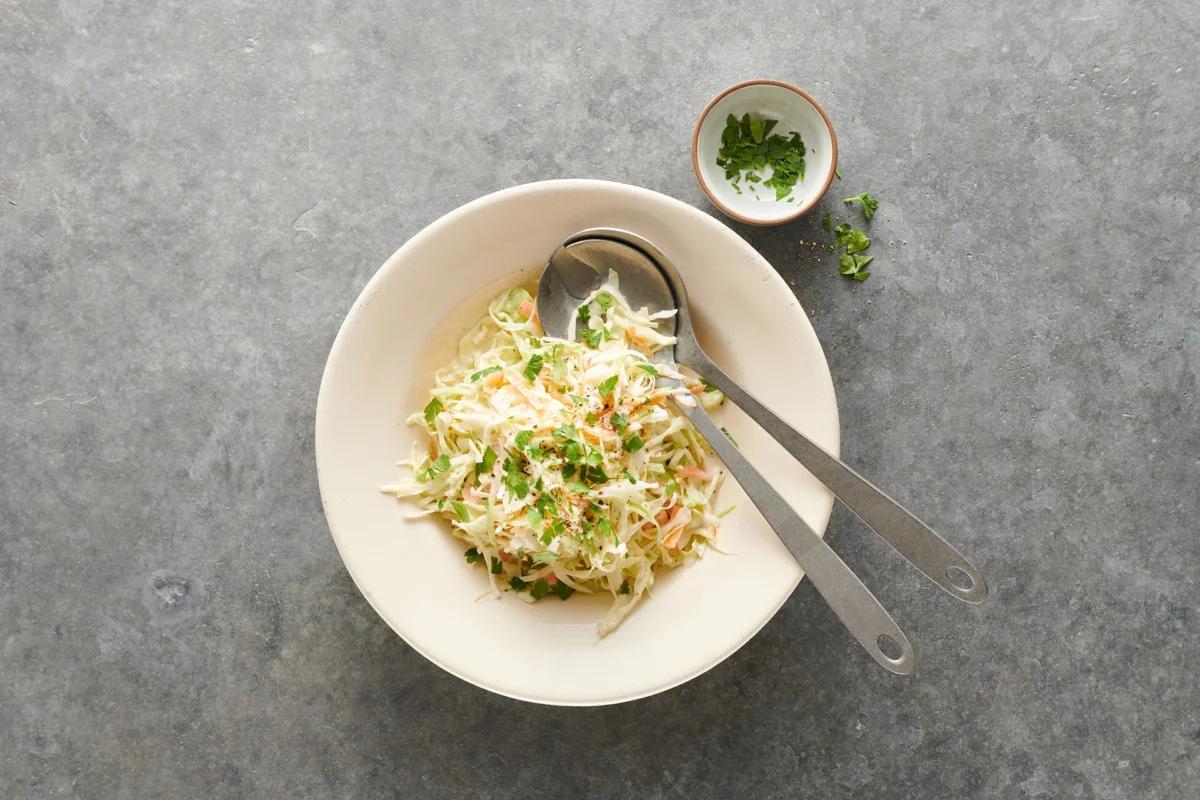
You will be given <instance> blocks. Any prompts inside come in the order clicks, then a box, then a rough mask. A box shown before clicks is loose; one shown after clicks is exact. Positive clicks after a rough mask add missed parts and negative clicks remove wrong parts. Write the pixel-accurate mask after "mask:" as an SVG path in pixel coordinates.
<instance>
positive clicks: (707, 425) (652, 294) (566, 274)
mask: <svg viewBox="0 0 1200 800" xmlns="http://www.w3.org/2000/svg"><path fill="white" fill-rule="evenodd" d="M660 264H661V265H663V266H660ZM668 268H669V269H670V270H671V272H673V270H674V268H673V267H670V265H669V262H668V261H667V259H666V258H665V257H664V256H663V255H662V253H661V252H659V251H658V250H657V248H655V247H654V246H653V245H652V244H650V243H649V242H647V241H646V240H644V239H642V238H641V237H638V236H636V235H634V234H631V233H628V232H627V231H618V230H614V229H591V230H587V231H582V232H580V233H579V234H576V235H575V236H573V237H571V238H570V239H568V240H567V241H566V242H564V243H563V244H562V245H561V246H560V247H559V248H558V249H557V250H556V251H555V252H554V254H553V255H552V256H551V258H550V262H549V264H548V266H547V268H546V270H545V271H544V272H543V273H542V278H541V282H540V284H539V287H538V299H537V308H538V315H539V317H540V318H541V322H542V327H543V329H544V330H545V331H546V333H547V335H549V336H556V337H559V338H563V337H565V336H566V335H567V333H568V332H569V329H570V323H571V320H572V318H573V317H574V315H576V314H577V313H578V308H579V305H580V304H581V303H582V301H583V300H584V299H585V298H586V297H587V296H588V295H589V294H590V293H591V292H593V291H595V290H596V289H597V288H599V287H600V285H601V284H602V283H603V280H604V278H605V277H606V276H607V274H608V271H609V270H612V271H614V272H616V273H617V275H618V277H619V279H620V281H621V291H622V293H623V294H624V295H625V296H626V298H627V299H628V300H629V301H630V302H631V303H632V304H633V305H634V306H635V307H641V306H646V307H648V308H650V309H652V310H663V309H670V308H677V309H678V311H679V313H678V314H677V316H676V317H675V318H674V319H670V320H664V321H663V324H662V327H661V329H662V330H663V331H664V332H665V333H669V334H671V335H674V336H675V337H676V338H677V339H678V344H676V345H675V346H674V347H667V348H663V349H662V350H659V351H658V352H657V353H656V354H655V361H656V362H657V363H659V364H661V365H664V366H667V367H671V368H675V367H676V365H677V364H686V365H687V366H690V367H691V368H692V369H695V370H696V371H697V372H699V373H700V374H701V375H702V376H704V377H706V378H709V379H710V380H712V381H713V383H714V384H716V385H717V386H718V387H719V388H722V389H723V390H724V389H725V385H728V386H731V387H733V388H734V390H735V392H736V396H734V393H733V392H730V393H728V394H730V396H731V397H733V398H734V401H735V402H738V398H741V399H742V401H747V400H748V401H749V402H750V403H751V404H753V405H756V406H758V408H759V409H761V412H765V415H767V418H768V419H769V421H770V423H771V424H767V425H764V427H765V428H766V429H767V430H768V432H770V433H772V435H776V430H775V429H777V428H779V427H780V426H783V427H784V428H786V429H787V430H788V431H791V432H792V433H793V434H795V436H799V437H801V438H803V437H802V436H801V434H799V433H798V432H795V431H793V430H792V429H791V428H790V426H787V425H786V423H784V422H783V421H782V420H779V418H778V417H776V416H775V415H774V414H772V413H771V412H770V411H768V410H767V409H766V408H765V407H764V406H762V405H761V404H760V403H758V401H756V400H754V399H753V397H751V396H750V395H749V394H748V393H746V392H745V391H744V390H742V389H741V387H739V386H737V384H736V383H735V382H734V381H733V380H732V379H730V378H729V377H728V376H726V375H725V373H724V372H723V371H721V370H720V369H719V368H717V367H716V365H715V364H713V363H712V361H711V359H709V358H708V357H707V356H706V355H704V352H703V350H702V349H701V348H700V346H699V344H698V343H697V342H696V339H695V335H694V334H693V332H692V327H691V318H690V316H689V315H688V307H687V296H686V292H685V291H684V289H683V284H682V281H681V280H678V274H677V273H675V274H674V277H675V279H676V281H677V286H678V291H675V290H673V284H674V283H675V282H672V283H668V278H669V277H670V276H671V273H669V272H667V269H668ZM680 353H682V354H684V355H685V356H687V357H688V359H689V361H690V362H692V363H689V361H685V360H683V359H682V358H678V355H679V354H680ZM697 366H699V367H702V368H704V370H705V371H701V369H697ZM709 373H711V374H712V376H713V377H710V375H709ZM713 378H719V379H721V380H722V381H723V383H724V384H725V385H723V384H722V383H718V381H717V380H715V379H713ZM660 380H661V381H664V382H666V383H667V385H673V386H674V387H675V388H679V389H681V390H682V389H683V387H682V384H681V383H680V382H679V381H677V380H674V379H670V378H666V377H662V378H660ZM675 404H676V407H677V408H678V409H679V411H680V412H681V413H682V414H683V415H684V416H685V417H687V419H688V420H689V421H690V422H691V423H692V424H693V425H694V426H695V427H696V429H697V430H698V431H699V432H700V434H701V435H702V436H704V438H705V439H706V440H707V441H708V443H709V444H710V445H711V446H712V448H713V450H714V451H715V452H716V453H717V455H718V456H719V457H720V458H721V460H722V461H724V462H725V465H726V466H727V467H728V468H729V471H730V472H731V473H732V474H733V476H734V478H735V479H736V480H737V481H738V483H739V484H740V485H741V487H742V489H743V490H744V491H745V492H746V494H747V495H748V496H749V497H750V499H751V500H752V501H753V502H754V504H755V506H757V507H758V509H759V511H760V513H762V515H763V517H764V518H765V519H766V520H767V522H768V524H770V526H771V527H772V528H773V529H774V530H775V532H776V534H777V535H778V536H779V538H780V539H781V540H782V541H783V543H784V544H785V545H786V546H787V548H788V550H789V551H791V553H792V555H793V556H794V557H795V558H796V560H797V561H798V562H799V563H800V566H801V567H802V568H803V569H804V571H805V573H806V574H807V575H808V576H809V579H810V580H812V582H813V585H814V586H815V587H816V588H817V591H818V592H820V594H821V596H822V597H824V598H825V601H826V602H827V603H828V604H829V606H830V607H831V608H832V609H833V611H834V613H835V614H837V616H838V617H839V619H841V620H842V622H843V624H845V625H846V627H847V629H848V630H849V631H850V632H851V634H852V635H853V636H854V637H855V638H856V639H857V640H858V641H859V643H860V644H862V646H863V647H864V648H866V650H867V652H869V653H870V654H871V655H872V657H873V658H875V660H876V661H877V662H879V663H880V664H881V665H882V666H883V667H884V668H886V669H888V670H890V671H892V672H895V673H897V674H902V675H906V674H908V673H910V672H912V669H913V665H914V663H915V657H914V654H913V650H912V645H911V644H910V643H909V641H908V638H907V637H906V636H905V635H904V633H903V631H901V630H900V628H899V626H898V625H897V624H896V622H895V620H893V619H892V617H891V616H890V615H889V614H888V612H887V611H886V610H885V609H884V608H883V606H882V605H880V603H879V601H878V600H876V599H875V597H874V595H872V594H871V592H870V590H869V589H867V587H866V586H864V585H863V583H862V581H861V580H859V579H858V576H856V575H855V574H854V572H853V571H851V569H850V568H849V567H848V566H846V564H845V562H843V561H842V560H841V558H839V557H838V555H837V554H836V553H835V552H834V551H833V550H832V549H831V548H830V547H829V545H828V544H826V543H825V542H824V540H822V539H821V537H819V536H817V535H816V533H815V532H814V531H813V530H812V529H811V528H810V527H809V526H808V525H807V523H805V522H804V520H803V519H801V517H800V516H799V515H798V514H796V512H795V511H794V510H792V508H791V506H790V505H788V503H787V502H786V501H785V500H784V499H783V498H782V497H781V496H780V495H779V493H778V492H776V491H775V489H774V488H773V487H772V486H771V485H770V483H768V482H767V480H766V479H765V478H764V477H763V476H762V474H761V473H759V472H758V470H757V469H755V468H754V466H753V465H752V464H751V463H750V462H749V461H748V460H747V459H746V458H745V456H743V455H742V453H741V451H739V450H738V449H737V448H736V447H734V446H733V445H732V443H730V441H729V440H728V439H727V438H726V437H725V435H724V434H723V433H722V432H721V430H720V429H719V428H718V427H717V426H716V425H715V424H714V423H713V421H712V419H711V418H710V417H709V416H708V414H707V413H706V412H705V411H704V409H703V408H702V407H701V406H700V405H699V404H698V403H696V402H694V399H693V398H691V397H690V395H687V394H685V393H683V392H680V393H678V394H677V395H676V398H675ZM741 404H742V403H741V402H739V405H741ZM743 408H744V410H747V411H748V412H749V408H746V407H745V406H743ZM751 416H754V417H755V419H759V421H760V424H762V419H761V418H760V417H762V414H760V415H759V416H755V415H753V414H752V415H751ZM776 438H780V436H779V435H776ZM780 440H781V441H782V442H784V443H785V444H787V441H786V440H784V439H780ZM804 441H808V440H807V439H805V440H804ZM808 444H809V445H810V446H811V447H812V448H816V449H817V450H818V451H819V452H820V453H823V454H824V455H825V457H826V458H828V459H832V460H833V461H835V462H836V459H833V457H832V456H829V455H828V454H827V453H824V451H823V450H820V449H819V448H817V446H816V445H815V444H813V443H812V442H808ZM838 463H840V462H838ZM843 468H844V469H846V470H847V471H849V470H848V468H846V467H844V465H843ZM851 474H853V473H851ZM855 477H857V476H855ZM859 480H860V481H862V479H861V478H860V479H859ZM862 483H863V484H864V485H866V486H867V487H870V484H867V483H866V482H865V481H862ZM831 488H832V487H831ZM870 488H871V489H873V487H870ZM875 491H876V492H877V490H875ZM893 505H894V503H893ZM896 508H899V506H896ZM926 530H928V529H926ZM930 533H931V534H932V531H930ZM902 541H903V540H902ZM938 541H941V540H940V539H939V540H938ZM943 544H945V543H944V542H943ZM893 546H895V545H893ZM946 547H949V545H946ZM951 550H953V549H952V548H951ZM955 555H957V553H955ZM958 559H959V560H960V561H961V562H962V563H964V564H966V563H967V562H966V561H965V560H964V559H962V558H961V556H958ZM968 566H969V565H968ZM971 569H972V570H973V569H974V568H973V567H972V568H971ZM968 574H969V573H968ZM975 574H978V573H977V571H976V573H975ZM980 580H982V578H980Z"/></svg>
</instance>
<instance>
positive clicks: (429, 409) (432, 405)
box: [425, 397, 443, 425]
mask: <svg viewBox="0 0 1200 800" xmlns="http://www.w3.org/2000/svg"><path fill="white" fill-rule="evenodd" d="M442 408H443V406H442V401H441V400H438V399H437V398H436V397H435V398H433V399H432V400H430V401H429V405H427V406H425V424H426V425H433V418H434V417H436V416H437V415H438V414H440V413H442Z"/></svg>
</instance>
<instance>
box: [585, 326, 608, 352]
mask: <svg viewBox="0 0 1200 800" xmlns="http://www.w3.org/2000/svg"><path fill="white" fill-rule="evenodd" d="M582 336H583V341H584V342H585V343H586V344H587V346H588V347H590V348H592V349H593V350H595V349H596V348H597V347H599V346H600V340H601V339H603V338H604V331H603V330H601V329H600V328H584V329H583V333H582Z"/></svg>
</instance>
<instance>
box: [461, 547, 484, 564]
mask: <svg viewBox="0 0 1200 800" xmlns="http://www.w3.org/2000/svg"><path fill="white" fill-rule="evenodd" d="M464 555H465V556H466V557H467V563H468V564H474V563H475V562H476V561H483V553H480V552H479V551H478V550H476V549H475V548H474V547H468V548H467V552H466V553H464Z"/></svg>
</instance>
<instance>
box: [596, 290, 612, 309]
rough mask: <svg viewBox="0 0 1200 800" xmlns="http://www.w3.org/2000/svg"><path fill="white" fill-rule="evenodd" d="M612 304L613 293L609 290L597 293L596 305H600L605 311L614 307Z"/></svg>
mask: <svg viewBox="0 0 1200 800" xmlns="http://www.w3.org/2000/svg"><path fill="white" fill-rule="evenodd" d="M612 304H613V299H612V295H611V294H609V293H608V292H601V293H600V294H598V295H596V305H598V306H600V307H601V308H603V309H604V310H605V311H607V310H608V309H610V308H612Z"/></svg>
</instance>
